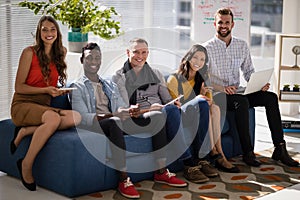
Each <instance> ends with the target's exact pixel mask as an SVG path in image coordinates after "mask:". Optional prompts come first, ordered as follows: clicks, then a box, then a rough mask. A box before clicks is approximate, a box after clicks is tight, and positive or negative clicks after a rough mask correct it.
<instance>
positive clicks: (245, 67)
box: [203, 36, 254, 87]
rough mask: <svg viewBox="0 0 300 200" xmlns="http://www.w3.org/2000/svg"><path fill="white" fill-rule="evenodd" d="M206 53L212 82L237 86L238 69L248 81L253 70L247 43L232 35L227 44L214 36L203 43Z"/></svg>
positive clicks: (238, 78)
mask: <svg viewBox="0 0 300 200" xmlns="http://www.w3.org/2000/svg"><path fill="white" fill-rule="evenodd" d="M203 46H205V47H206V49H207V53H208V60H209V61H208V62H209V64H208V66H209V67H208V70H209V74H210V80H211V82H212V83H213V84H217V85H222V86H237V87H238V86H239V85H240V71H242V72H243V76H244V79H245V80H246V81H247V82H248V81H249V79H250V76H251V74H252V73H253V72H254V67H253V64H252V59H251V55H250V50H249V48H248V44H247V43H246V42H245V41H244V40H241V39H238V38H236V37H232V39H231V42H230V44H229V45H228V46H226V43H225V42H224V41H222V40H220V39H219V38H217V37H216V36H215V37H214V38H212V39H211V40H209V41H207V42H206V43H204V44H203Z"/></svg>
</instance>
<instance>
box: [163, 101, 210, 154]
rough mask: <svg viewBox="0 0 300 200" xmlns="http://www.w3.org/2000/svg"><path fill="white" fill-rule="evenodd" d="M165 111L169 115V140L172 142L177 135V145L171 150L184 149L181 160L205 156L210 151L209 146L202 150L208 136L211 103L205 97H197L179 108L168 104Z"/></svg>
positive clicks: (167, 125) (167, 129)
mask: <svg viewBox="0 0 300 200" xmlns="http://www.w3.org/2000/svg"><path fill="white" fill-rule="evenodd" d="M181 111H182V112H181ZM163 112H164V113H166V115H167V121H166V132H167V138H168V141H169V142H170V141H171V140H173V139H174V138H175V137H176V138H175V141H174V145H175V146H174V147H173V148H172V149H171V151H172V152H173V153H175V152H183V151H184V152H183V154H182V155H181V156H179V157H178V158H179V160H185V159H188V158H191V157H193V158H199V155H203V157H204V156H205V155H207V154H208V153H209V151H207V148H205V149H206V151H204V152H200V149H201V146H202V144H203V142H204V139H206V138H207V137H206V136H207V132H208V124H209V105H208V103H207V102H206V101H205V100H204V99H203V98H199V97H195V98H194V99H192V100H191V101H189V102H187V103H185V104H184V105H183V106H182V107H181V109H178V108H177V107H176V106H175V105H168V106H166V107H164V108H163ZM208 142H209V138H208ZM209 145H210V143H209ZM175 147H176V148H175ZM209 150H210V149H209Z"/></svg>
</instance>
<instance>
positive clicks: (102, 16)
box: [18, 0, 121, 52]
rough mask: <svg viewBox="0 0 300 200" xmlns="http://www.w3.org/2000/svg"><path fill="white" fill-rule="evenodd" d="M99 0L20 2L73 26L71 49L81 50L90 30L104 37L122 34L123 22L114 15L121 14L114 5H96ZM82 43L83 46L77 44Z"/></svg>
mask: <svg viewBox="0 0 300 200" xmlns="http://www.w3.org/2000/svg"><path fill="white" fill-rule="evenodd" d="M94 2H95V0H63V1H62V0H49V1H48V2H44V1H38V2H30V1H27V0H24V1H21V2H19V3H18V5H19V6H21V7H25V8H28V9H30V10H32V11H33V12H34V14H35V15H36V14H38V13H41V14H49V15H52V16H53V17H54V19H56V20H58V21H61V22H62V24H63V25H67V26H68V28H69V29H70V32H69V33H68V41H69V51H74V52H81V48H82V46H84V45H85V44H86V43H87V41H88V32H92V33H94V34H95V35H98V36H100V37H101V38H104V39H112V38H115V37H117V36H118V35H120V34H121V32H120V22H118V21H116V20H115V19H113V17H114V16H118V13H117V12H116V10H115V8H114V7H109V8H104V7H99V6H97V5H95V3H94ZM75 42H78V43H79V48H78V49H77V47H76V45H75V44H77V43H75Z"/></svg>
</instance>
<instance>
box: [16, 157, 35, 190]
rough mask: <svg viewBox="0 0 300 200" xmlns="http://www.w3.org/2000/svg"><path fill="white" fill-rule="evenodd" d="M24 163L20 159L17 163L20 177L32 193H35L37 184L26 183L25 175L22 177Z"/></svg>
mask: <svg viewBox="0 0 300 200" xmlns="http://www.w3.org/2000/svg"><path fill="white" fill-rule="evenodd" d="M22 162H23V158H21V159H19V160H18V161H17V166H18V170H19V173H20V176H21V180H22V183H23V185H24V186H25V187H26V188H27V189H28V190H30V191H35V190H36V184H35V182H33V183H26V182H25V180H24V179H23V175H22Z"/></svg>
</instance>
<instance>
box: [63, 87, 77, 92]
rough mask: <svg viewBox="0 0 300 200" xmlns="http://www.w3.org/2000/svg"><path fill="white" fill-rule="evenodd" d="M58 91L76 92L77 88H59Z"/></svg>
mask: <svg viewBox="0 0 300 200" xmlns="http://www.w3.org/2000/svg"><path fill="white" fill-rule="evenodd" d="M59 90H63V91H70V90H77V88H59Z"/></svg>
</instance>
